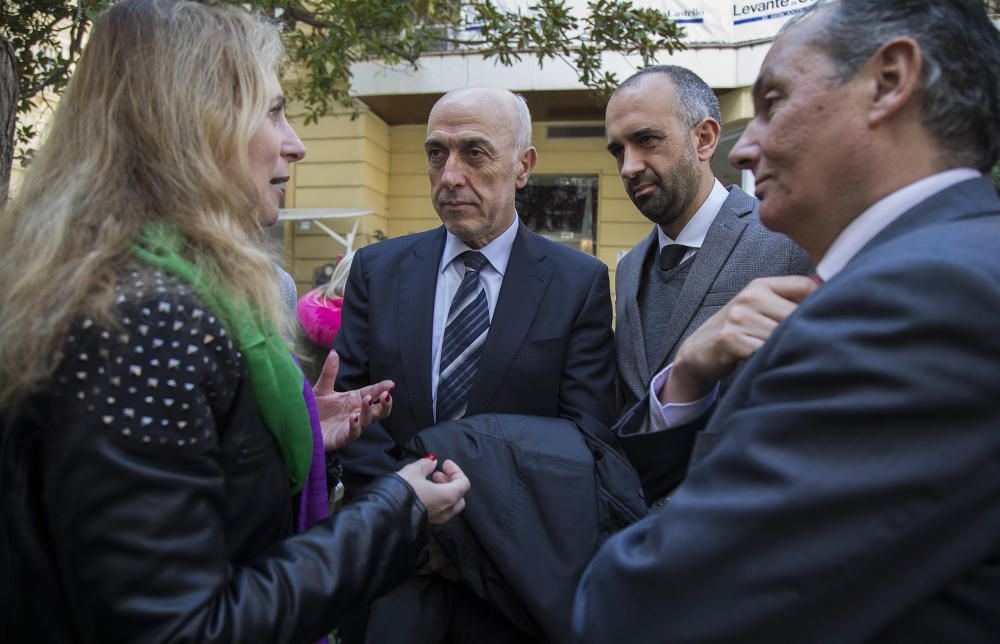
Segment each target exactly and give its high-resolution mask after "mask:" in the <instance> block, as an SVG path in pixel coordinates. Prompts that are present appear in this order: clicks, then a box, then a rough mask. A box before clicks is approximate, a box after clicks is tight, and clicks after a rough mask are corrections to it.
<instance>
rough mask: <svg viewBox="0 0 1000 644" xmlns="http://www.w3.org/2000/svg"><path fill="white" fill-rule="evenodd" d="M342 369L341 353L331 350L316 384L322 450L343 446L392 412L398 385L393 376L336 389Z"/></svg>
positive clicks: (314, 388)
mask: <svg viewBox="0 0 1000 644" xmlns="http://www.w3.org/2000/svg"><path fill="white" fill-rule="evenodd" d="M339 370H340V357H339V356H337V352H336V351H331V352H330V354H329V355H328V356H327V357H326V362H325V363H324V364H323V371H321V372H320V374H319V379H318V380H317V381H316V384H315V385H313V395H315V396H316V409H317V411H319V422H320V427H321V428H322V430H323V450H324V451H326V452H332V451H333V450H336V449H340V448H341V447H344V446H345V445H347V444H348V443H350V442H351V441H353V440H354V439H356V438H357V437H358V436H360V435H361V430H362V429H364V428H365V427H367V426H368V424H369V423H371V422H372V421H375V420H381V419H382V418H385V417H386V416H388V415H389V414H390V413H392V396H391V395H390V394H389V392H390V391H392V388H393V387H395V386H396V383H394V382H393V381H391V380H383V381H382V382H379V383H376V384H374V385H368V386H367V387H362V388H361V389H352V390H351V391H345V392H339V391H334V390H333V384H334V382H336V380H337V372H338V371H339Z"/></svg>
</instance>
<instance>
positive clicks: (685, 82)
mask: <svg viewBox="0 0 1000 644" xmlns="http://www.w3.org/2000/svg"><path fill="white" fill-rule="evenodd" d="M647 74H664V75H666V76H668V77H670V80H671V82H672V83H673V84H674V88H675V89H676V90H677V103H678V106H679V108H680V112H681V117H682V118H683V120H684V124H685V125H686V126H687V127H694V126H695V125H697V124H698V123H701V122H702V121H703V120H704V119H706V118H712V119H715V120H716V122H718V124H719V126H720V127H721V126H722V109H721V108H720V107H719V99H718V97H717V96H716V95H715V92H713V91H712V88H711V87H709V86H708V83H706V82H705V81H704V80H702V79H701V77H700V76H698V74H695V73H694V72H693V71H691V70H690V69H687V68H686V67H678V66H677V65H650V66H649V67H643V68H642V69H640V70H639V71H637V72H636V73H634V74H632V75H631V76H629V77H628V78H627V79H625V82H624V83H622V84H621V86H619V87H618V89H616V90H615V93H616V94H617V93H618V92H620V91H622V90H623V89H627V88H630V87H634V86H636V85H637V84H638V83H639V80H640V79H641V78H642V77H643V76H645V75H647Z"/></svg>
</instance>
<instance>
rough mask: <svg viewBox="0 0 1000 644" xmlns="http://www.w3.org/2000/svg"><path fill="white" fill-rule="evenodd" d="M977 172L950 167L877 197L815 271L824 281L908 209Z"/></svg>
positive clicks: (845, 231) (847, 228)
mask: <svg viewBox="0 0 1000 644" xmlns="http://www.w3.org/2000/svg"><path fill="white" fill-rule="evenodd" d="M978 176H980V174H979V172H978V171H977V170H974V169H972V168H953V169H951V170H945V171H944V172H939V173H937V174H932V175H931V176H929V177H925V178H923V179H920V180H919V181H914V182H913V183H911V184H909V185H908V186H904V187H902V188H900V189H899V190H897V191H896V192H893V193H892V194H890V195H888V196H886V197H883V198H882V199H880V200H878V201H876V202H875V203H874V204H872V205H871V206H870V207H869V208H868V209H867V210H865V211H864V212H862V213H861V214H860V215H858V216H857V217H855V219H854V221H852V222H851V223H850V224H848V225H847V227H846V228H844V230H843V231H841V233H840V234H839V235H837V238H836V239H835V240H833V244H831V245H830V249H829V250H828V251H826V254H825V255H823V258H822V259H821V260H820V261H819V264H817V265H816V273H817V274H818V275H819V276H820V277H821V278H823V280H824V281H828V280H830V279H832V278H833V277H834V276H835V275H836V274H837V273H839V272H840V271H841V270H842V269H843V268H844V266H846V265H847V262H849V261H851V259H852V258H853V257H854V256H855V255H857V254H858V251H860V250H861V249H862V248H864V246H865V244H867V243H868V242H870V241H871V240H872V239H873V238H874V237H875V236H876V235H878V234H879V233H880V232H882V231H883V230H884V229H885V228H886V227H888V226H889V224H891V223H892V222H894V221H896V220H897V219H899V217H900V216H901V215H902V214H903V213H905V212H906V211H907V210H909V209H910V208H913V207H914V206H916V205H917V204H919V203H920V202H921V201H924V200H925V199H927V198H928V197H930V196H931V195H935V194H937V193H939V192H941V191H942V190H944V189H945V188H950V187H951V186H953V185H955V184H956V183H959V182H961V181H965V180H967V179H974V178H976V177H978Z"/></svg>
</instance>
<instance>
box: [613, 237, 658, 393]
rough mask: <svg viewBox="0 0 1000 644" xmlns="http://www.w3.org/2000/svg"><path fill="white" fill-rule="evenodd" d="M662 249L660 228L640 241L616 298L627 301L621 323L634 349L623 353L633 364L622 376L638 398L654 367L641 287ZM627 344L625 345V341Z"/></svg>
mask: <svg viewBox="0 0 1000 644" xmlns="http://www.w3.org/2000/svg"><path fill="white" fill-rule="evenodd" d="M658 246H659V237H658V236H657V233H656V228H655V227H654V228H653V232H652V233H650V234H649V235H648V236H647V237H646V238H645V239H644V240H642V241H641V242H639V244H638V246H636V252H635V253H634V257H635V260H634V261H632V262H631V263H630V264H629V265H628V266H627V267H619V270H622V269H624V270H627V271H628V275H626V277H625V279H624V280H623V281H622V290H621V291H620V292H618V293H615V298H616V299H617V298H624V299H622V300H621V301H622V302H624V303H625V307H624V311H625V315H626V319H625V320H618V321H617V324H618V325H620V326H621V328H622V329H623V330H626V333H625V335H626V338H625V339H624V340H625V342H628V343H629V344H630V345H631V346H630V347H629V348H630V350H629V351H626V352H623V358H624V359H625V360H630V361H631V362H632V363H633V364H631V365H629V364H626V365H623V367H624V368H623V369H620V370H619V373H620V374H621V375H622V376H623V377H624V378H625V382H626V383H627V384H628V387H629V389H630V390H632V391H633V392H637V393H636V395H637V396H638V397H639V398H641V397H642V394H643V392H644V391H645V389H646V384H647V383H648V382H649V381H650V379H651V378H652V377H653V375H652V373H651V371H650V365H649V363H648V361H647V360H646V340H645V338H644V337H643V334H642V320H641V319H640V313H639V284H640V283H641V282H642V280H643V279H644V278H645V276H646V266H647V264H646V262H647V261H653V259H652V258H651V257H650V254H651V253H654V254H655V251H654V249H656V248H657V247H658ZM623 345H624V342H623Z"/></svg>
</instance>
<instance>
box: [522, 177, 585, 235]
mask: <svg viewBox="0 0 1000 644" xmlns="http://www.w3.org/2000/svg"><path fill="white" fill-rule="evenodd" d="M597 182H598V177H597V175H544V174H543V175H532V176H531V177H530V178H529V179H528V184H527V185H526V186H524V187H523V188H521V189H520V190H518V191H517V195H516V197H515V203H516V204H517V214H518V215H520V217H521V221H522V222H524V223H525V225H527V226H528V228H530V229H531V230H533V231H535V232H536V233H538V234H540V235H542V236H543V237H546V238H548V239H551V240H552V241H555V242H558V243H560V244H564V245H566V246H570V247H572V248H576V249H578V250H582V251H583V252H585V253H590V254H591V255H593V254H595V253H596V250H597V249H596V244H595V238H594V231H595V230H596V226H595V220H596V213H597Z"/></svg>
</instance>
